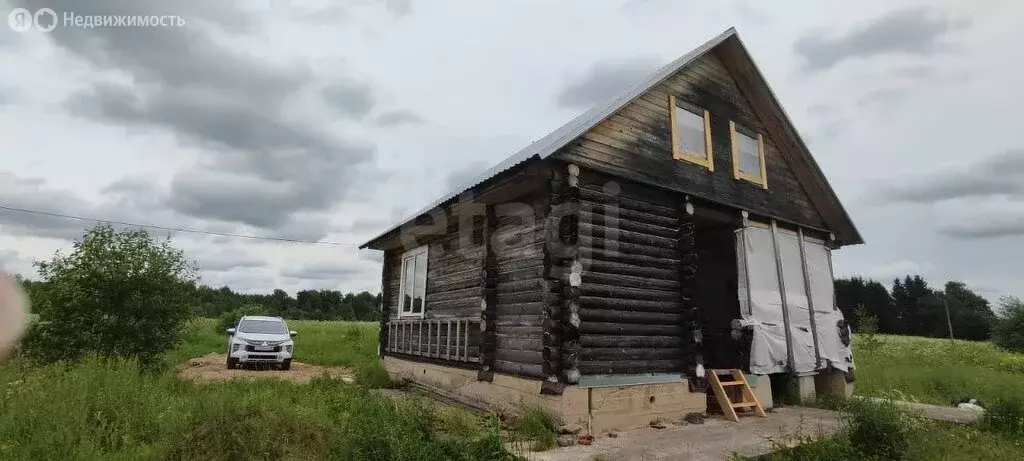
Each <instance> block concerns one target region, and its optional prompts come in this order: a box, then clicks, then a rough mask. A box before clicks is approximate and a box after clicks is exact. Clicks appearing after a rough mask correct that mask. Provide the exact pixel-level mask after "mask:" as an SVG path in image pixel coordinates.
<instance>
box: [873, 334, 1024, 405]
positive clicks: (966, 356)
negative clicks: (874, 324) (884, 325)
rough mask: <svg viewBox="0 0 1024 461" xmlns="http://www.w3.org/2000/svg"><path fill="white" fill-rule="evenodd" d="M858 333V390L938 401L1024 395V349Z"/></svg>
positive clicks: (985, 399)
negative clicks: (874, 343)
mask: <svg viewBox="0 0 1024 461" xmlns="http://www.w3.org/2000/svg"><path fill="white" fill-rule="evenodd" d="M876 338H877V340H878V346H877V347H875V348H872V347H870V346H869V344H870V341H865V339H864V338H863V337H860V336H857V335H854V355H853V358H854V363H855V364H856V376H857V381H856V393H857V394H859V395H866V396H873V397H891V398H895V399H898V400H909V401H916V402H921V403H932V404H937V405H949V404H950V403H951V402H952V401H953V400H954V399H959V398H962V397H972V398H976V399H978V400H981V401H982V402H983V403H985V402H991V401H994V400H996V399H999V398H1002V399H1006V398H1011V397H1015V396H1016V397H1021V396H1022V394H1024V354H1015V353H1012V352H1007V351H1004V350H1001V349H999V348H997V347H995V346H994V345H992V344H991V343H987V342H973V341H954V342H951V341H949V340H948V339H936V338H918V337H906V336H883V335H878V336H876Z"/></svg>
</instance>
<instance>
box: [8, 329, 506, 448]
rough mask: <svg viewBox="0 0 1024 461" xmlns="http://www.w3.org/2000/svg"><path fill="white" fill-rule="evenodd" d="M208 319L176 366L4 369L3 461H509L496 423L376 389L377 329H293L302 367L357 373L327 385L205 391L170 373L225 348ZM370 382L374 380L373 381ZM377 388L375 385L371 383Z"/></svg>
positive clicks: (96, 362)
mask: <svg viewBox="0 0 1024 461" xmlns="http://www.w3.org/2000/svg"><path fill="white" fill-rule="evenodd" d="M214 325H215V322H214V321H213V320H209V319H200V320H197V321H194V322H193V323H192V324H191V325H190V326H189V332H188V335H187V338H186V341H185V343H184V344H182V345H181V346H180V347H179V348H177V349H176V350H174V351H172V352H171V353H170V354H168V358H167V362H168V366H166V367H163V368H162V369H160V370H155V371H142V370H140V368H139V366H138V365H137V364H136V363H134V362H132V361H122V360H103V359H97V358H90V359H87V360H86V361H84V362H82V363H76V364H69V365H64V364H54V365H46V366H34V365H32V364H29V363H27V362H23V361H18V360H14V361H11V362H8V363H7V364H4V365H3V366H0V459H2V460H5V461H6V460H40V459H47V460H50V459H54V460H56V459H60V460H179V459H180V460H225V461H229V460H330V459H338V460H442V459H452V460H477V459H499V460H500V459H506V457H507V456H508V455H507V453H506V452H505V451H504V450H503V448H502V445H501V441H500V440H499V438H498V430H497V423H496V422H494V421H490V420H487V419H481V418H477V417H473V416H470V415H468V414H466V413H464V412H462V411H460V410H456V409H450V408H447V409H444V410H443V411H436V410H435V409H434V408H428V407H426V406H424V404H423V403H421V402H418V401H414V400H398V401H395V400H392V399H388V398H385V397H381V396H379V395H377V394H375V393H373V392H372V391H371V390H370V389H368V388H367V387H371V386H372V385H373V384H376V383H372V382H371V383H367V382H366V380H365V379H363V378H364V377H365V376H370V377H371V378H373V377H375V376H379V375H374V374H372V372H370V373H371V374H367V372H366V371H365V370H375V369H378V368H379V365H377V364H376V360H374V357H375V355H376V344H377V339H376V330H377V326H376V325H375V324H373V323H344V322H289V326H290V327H291V328H292V329H294V330H296V331H297V332H298V333H299V335H298V337H297V338H296V339H297V343H296V344H297V345H296V354H297V355H296V359H297V360H301V361H306V362H309V363H315V364H323V365H345V366H352V367H354V368H356V369H358V370H360V371H361V372H360V374H359V377H360V379H359V380H358V381H357V382H358V383H359V384H357V385H350V384H345V383H344V382H341V381H337V380H331V379H324V378H319V379H316V380H314V381H313V382H312V383H311V384H309V385H300V384H294V383H289V382H281V381H278V380H259V381H246V380H237V381H232V382H225V383H212V384H204V385H197V384H193V383H191V382H186V381H183V380H180V379H178V378H177V377H176V376H175V375H174V373H173V367H172V366H171V365H173V364H175V363H177V362H178V361H180V360H184V359H186V358H190V357H197V356H201V355H204V354H207V353H209V352H221V351H223V350H224V349H225V348H226V345H225V344H226V338H225V336H224V335H223V334H221V333H220V332H218V331H216V329H215V327H214ZM371 381H372V380H371ZM368 384H369V385H368Z"/></svg>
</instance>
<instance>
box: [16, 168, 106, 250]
mask: <svg viewBox="0 0 1024 461" xmlns="http://www.w3.org/2000/svg"><path fill="white" fill-rule="evenodd" d="M0 203H3V204H4V205H5V206H8V207H12V208H19V209H25V210H36V211H47V212H55V213H71V212H73V211H74V210H78V212H79V213H82V212H83V210H92V209H93V204H91V203H89V202H86V201H85V200H82V199H81V198H79V197H77V196H75V195H74V194H72V193H71V192H68V191H64V190H55V189H50V188H47V187H46V185H45V181H43V180H42V179H39V178H21V177H18V176H15V175H13V174H10V173H2V172H0ZM92 224H93V223H89V222H83V221H77V220H71V219H65V218H59V217H54V216H46V215H41V214H32V213H24V212H18V211H10V210H3V212H0V229H2V230H3V231H4V232H5V233H8V234H13V235H31V236H38V237H51V238H59V239H66V240H72V239H75V238H78V237H81V236H82V231H83V230H84V229H85V227H86V226H88V225H92Z"/></svg>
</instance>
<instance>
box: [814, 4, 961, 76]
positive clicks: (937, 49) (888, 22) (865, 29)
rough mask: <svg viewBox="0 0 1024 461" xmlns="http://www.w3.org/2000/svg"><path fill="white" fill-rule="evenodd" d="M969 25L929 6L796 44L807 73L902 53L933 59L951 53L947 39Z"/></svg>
mask: <svg viewBox="0 0 1024 461" xmlns="http://www.w3.org/2000/svg"><path fill="white" fill-rule="evenodd" d="M967 25H968V22H967V21H966V20H962V19H954V18H951V17H949V16H947V15H945V14H944V13H943V12H941V11H938V10H934V9H931V8H928V7H913V8H905V9H901V10H896V11H893V12H891V13H888V14H886V15H884V16H881V17H879V18H876V19H875V20H874V22H871V23H869V24H867V25H864V26H861V27H859V28H857V29H854V30H851V31H849V32H847V33H846V34H844V35H840V36H836V37H827V36H824V35H823V34H822V33H821V32H818V33H813V34H807V35H804V36H802V37H800V38H799V39H797V41H796V42H795V43H794V49H795V50H796V52H797V54H799V55H801V56H802V57H803V58H804V60H805V62H806V68H807V70H808V71H821V70H827V69H829V68H832V67H834V66H836V65H837V64H839V63H840V62H842V61H845V60H847V59H854V58H869V57H872V56H878V55H887V54H901V55H913V56H930V55H934V54H937V53H942V52H946V51H948V50H950V49H951V48H952V45H951V44H950V43H949V42H948V41H946V40H945V39H946V38H947V37H948V36H949V35H950V34H951V33H952V32H954V31H956V30H959V29H963V28H965V27H967Z"/></svg>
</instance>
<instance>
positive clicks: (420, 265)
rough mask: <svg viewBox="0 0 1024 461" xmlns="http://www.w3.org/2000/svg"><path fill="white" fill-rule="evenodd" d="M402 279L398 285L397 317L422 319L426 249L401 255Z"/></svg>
mask: <svg viewBox="0 0 1024 461" xmlns="http://www.w3.org/2000/svg"><path fill="white" fill-rule="evenodd" d="M401 274H402V278H401V285H399V290H398V291H399V295H398V299H399V303H400V304H401V309H399V311H398V316H399V317H409V316H412V317H422V316H423V311H424V310H425V307H426V306H424V301H425V300H426V297H427V247H426V245H424V246H421V247H419V248H416V249H413V250H409V251H406V252H405V253H403V254H402V272H401Z"/></svg>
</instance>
